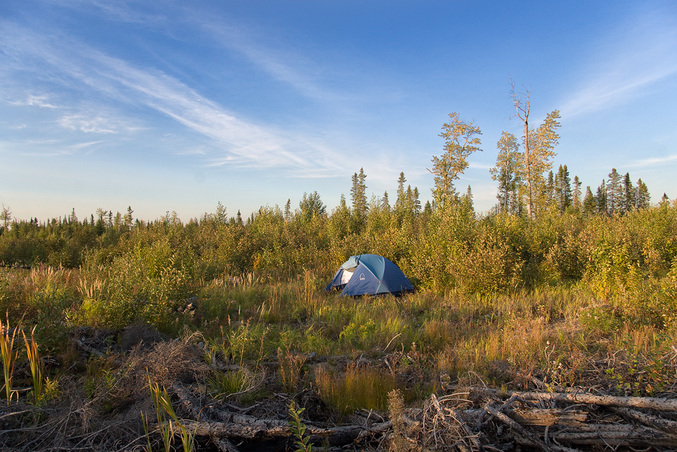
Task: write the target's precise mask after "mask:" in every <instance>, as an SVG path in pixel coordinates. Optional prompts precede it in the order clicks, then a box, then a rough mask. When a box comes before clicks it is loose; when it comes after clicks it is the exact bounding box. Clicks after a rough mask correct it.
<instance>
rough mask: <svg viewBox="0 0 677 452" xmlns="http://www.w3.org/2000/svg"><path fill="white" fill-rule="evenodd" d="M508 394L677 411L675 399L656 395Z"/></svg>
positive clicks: (528, 398)
mask: <svg viewBox="0 0 677 452" xmlns="http://www.w3.org/2000/svg"><path fill="white" fill-rule="evenodd" d="M508 394H510V395H516V396H517V397H519V398H521V399H525V400H545V401H563V402H567V403H583V404H586V405H590V404H594V405H601V406H617V407H625V408H644V409H649V410H657V411H677V399H662V398H657V397H619V396H611V395H593V394H586V393H576V392H571V393H569V392H520V391H512V392H508Z"/></svg>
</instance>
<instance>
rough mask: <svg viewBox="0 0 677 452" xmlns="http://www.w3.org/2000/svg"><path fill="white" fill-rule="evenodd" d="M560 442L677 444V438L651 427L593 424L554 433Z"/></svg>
mask: <svg viewBox="0 0 677 452" xmlns="http://www.w3.org/2000/svg"><path fill="white" fill-rule="evenodd" d="M552 438H553V440H555V441H557V442H559V443H568V444H576V445H594V444H597V445H600V446H626V447H649V446H670V447H675V446H677V438H675V437H674V436H672V435H667V434H665V433H664V432H660V431H658V430H655V429H652V428H650V427H644V426H637V425H627V424H592V425H588V426H585V427H582V428H579V429H576V431H566V430H564V431H560V432H554V433H552Z"/></svg>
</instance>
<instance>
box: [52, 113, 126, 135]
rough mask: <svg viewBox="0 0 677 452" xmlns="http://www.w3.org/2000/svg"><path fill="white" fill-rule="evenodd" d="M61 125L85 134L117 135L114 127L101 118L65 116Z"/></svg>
mask: <svg viewBox="0 0 677 452" xmlns="http://www.w3.org/2000/svg"><path fill="white" fill-rule="evenodd" d="M59 125H60V126H61V127H64V128H66V129H71V130H79V131H81V132H85V133H117V132H116V130H115V129H116V128H115V126H114V125H112V124H111V123H110V121H109V120H107V119H105V118H102V117H101V116H99V117H95V118H90V117H85V116H82V115H68V116H63V117H61V119H60V120H59Z"/></svg>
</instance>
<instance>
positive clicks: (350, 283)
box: [325, 254, 414, 297]
mask: <svg viewBox="0 0 677 452" xmlns="http://www.w3.org/2000/svg"><path fill="white" fill-rule="evenodd" d="M325 290H327V291H331V290H340V291H341V296H352V297H354V296H359V295H379V294H393V295H400V294H402V293H404V292H413V291H414V286H413V285H412V284H411V283H410V282H409V280H408V279H407V277H406V276H404V273H402V270H400V268H399V267H398V266H397V265H395V264H393V263H392V262H391V261H389V260H388V259H386V258H385V257H383V256H378V255H376V254H360V255H357V256H351V257H350V259H348V260H347V261H346V262H344V263H343V265H341V267H340V268H339V269H338V271H337V272H336V274H335V275H334V279H332V280H331V282H330V283H329V284H328V285H327V287H326V289H325Z"/></svg>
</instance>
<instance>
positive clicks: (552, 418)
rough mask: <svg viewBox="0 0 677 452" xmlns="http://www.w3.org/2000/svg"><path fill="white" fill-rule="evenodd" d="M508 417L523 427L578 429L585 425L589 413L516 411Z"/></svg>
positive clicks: (534, 409) (545, 410) (544, 409)
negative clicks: (554, 426) (555, 426)
mask: <svg viewBox="0 0 677 452" xmlns="http://www.w3.org/2000/svg"><path fill="white" fill-rule="evenodd" d="M508 415H509V416H510V417H511V418H513V419H514V420H515V421H517V422H518V423H520V424H521V425H534V426H540V427H551V426H553V425H558V426H567V427H578V426H580V425H583V423H585V421H586V419H587V418H588V413H586V412H585V411H581V410H564V409H558V408H551V409H547V408H532V409H515V410H512V411H510V412H508Z"/></svg>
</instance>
